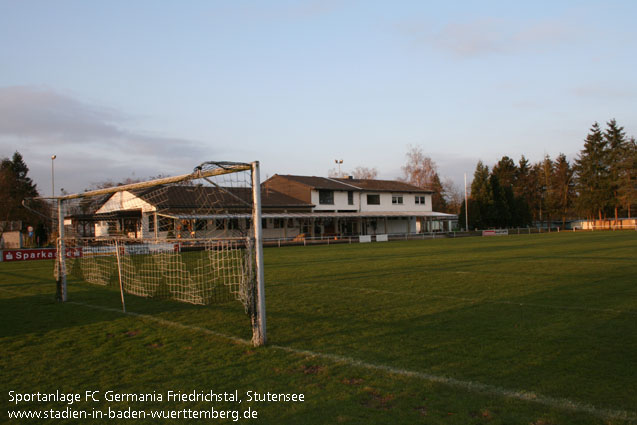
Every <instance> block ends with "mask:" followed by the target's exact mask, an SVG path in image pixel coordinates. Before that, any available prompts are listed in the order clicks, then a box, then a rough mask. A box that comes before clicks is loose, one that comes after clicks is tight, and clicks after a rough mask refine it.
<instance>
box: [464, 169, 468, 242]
mask: <svg viewBox="0 0 637 425" xmlns="http://www.w3.org/2000/svg"><path fill="white" fill-rule="evenodd" d="M464 222H465V229H466V230H467V232H468V231H469V201H468V200H467V173H464Z"/></svg>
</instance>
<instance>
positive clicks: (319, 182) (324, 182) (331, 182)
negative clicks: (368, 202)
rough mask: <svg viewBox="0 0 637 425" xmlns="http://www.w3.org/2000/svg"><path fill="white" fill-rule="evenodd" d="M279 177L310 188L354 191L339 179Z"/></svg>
mask: <svg viewBox="0 0 637 425" xmlns="http://www.w3.org/2000/svg"><path fill="white" fill-rule="evenodd" d="M278 176H280V177H283V178H286V179H288V180H292V181H295V182H298V183H302V184H304V185H306V186H310V187H312V188H314V189H329V190H354V189H355V188H353V187H352V186H351V185H348V184H344V183H341V182H339V181H338V180H337V179H329V178H327V177H316V176H293V175H289V174H288V175H281V174H278Z"/></svg>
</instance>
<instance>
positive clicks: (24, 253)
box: [2, 248, 82, 261]
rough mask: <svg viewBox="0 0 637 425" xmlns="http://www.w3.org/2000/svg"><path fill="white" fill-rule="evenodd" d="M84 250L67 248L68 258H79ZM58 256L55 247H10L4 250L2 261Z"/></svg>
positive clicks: (44, 258)
mask: <svg viewBox="0 0 637 425" xmlns="http://www.w3.org/2000/svg"><path fill="white" fill-rule="evenodd" d="M81 256H82V250H81V249H79V248H72V249H67V250H66V258H79V257H81ZM56 257H57V252H56V250H55V248H39V249H8V250H6V251H2V261H31V260H52V259H54V258H56Z"/></svg>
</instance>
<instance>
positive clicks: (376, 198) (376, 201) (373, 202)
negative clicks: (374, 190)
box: [367, 195, 380, 205]
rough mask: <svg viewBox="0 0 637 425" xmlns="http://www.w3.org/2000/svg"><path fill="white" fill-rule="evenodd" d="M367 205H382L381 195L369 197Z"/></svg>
mask: <svg viewBox="0 0 637 425" xmlns="http://www.w3.org/2000/svg"><path fill="white" fill-rule="evenodd" d="M367 205H380V195H367Z"/></svg>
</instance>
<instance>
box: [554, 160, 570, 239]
mask: <svg viewBox="0 0 637 425" xmlns="http://www.w3.org/2000/svg"><path fill="white" fill-rule="evenodd" d="M552 186H553V194H554V199H555V211H556V213H557V214H558V215H560V216H561V217H562V228H564V227H565V226H566V217H568V215H569V214H570V210H571V206H572V204H573V197H574V185H573V169H572V168H571V165H570V164H569V163H568V160H567V159H566V155H564V154H563V153H561V154H559V155H558V157H557V158H556V159H555V162H554V163H553V176H552Z"/></svg>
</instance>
